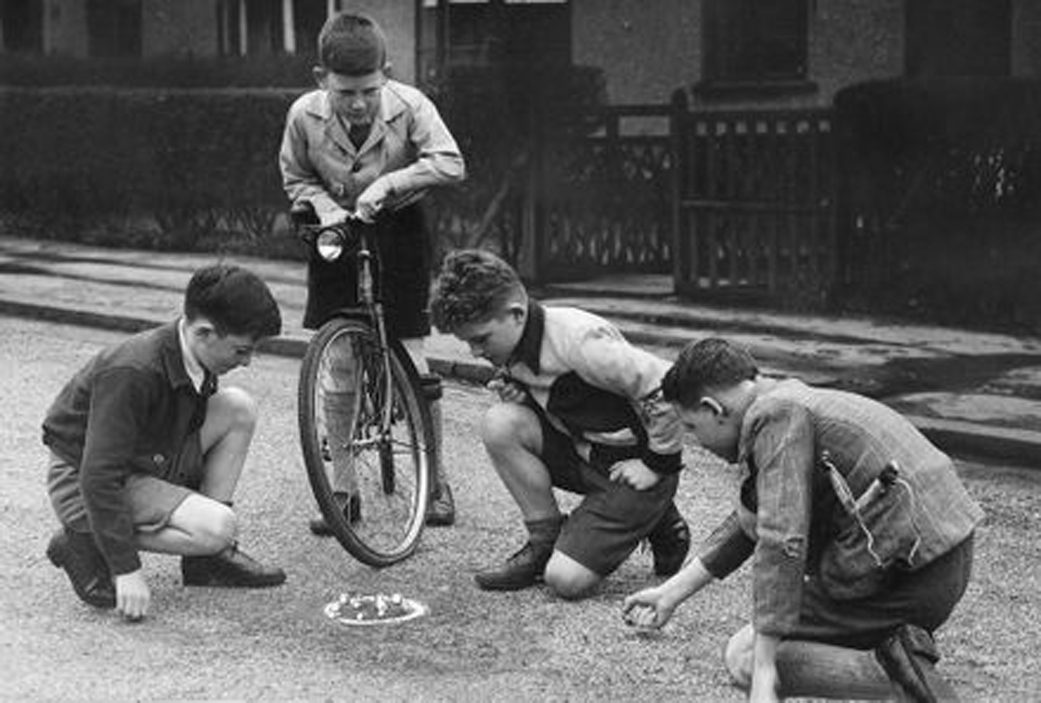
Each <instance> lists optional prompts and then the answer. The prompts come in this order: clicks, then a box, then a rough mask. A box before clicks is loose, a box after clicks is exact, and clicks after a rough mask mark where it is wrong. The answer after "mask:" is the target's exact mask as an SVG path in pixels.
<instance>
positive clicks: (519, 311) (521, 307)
mask: <svg viewBox="0 0 1041 703" xmlns="http://www.w3.org/2000/svg"><path fill="white" fill-rule="evenodd" d="M506 312H507V314H509V315H510V317H513V318H514V319H516V320H521V319H523V318H524V316H525V315H526V314H527V313H528V306H527V305H525V304H524V303H522V302H520V301H519V300H515V301H514V302H512V303H510V306H509V307H508V308H506Z"/></svg>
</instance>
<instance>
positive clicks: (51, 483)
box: [47, 433, 203, 532]
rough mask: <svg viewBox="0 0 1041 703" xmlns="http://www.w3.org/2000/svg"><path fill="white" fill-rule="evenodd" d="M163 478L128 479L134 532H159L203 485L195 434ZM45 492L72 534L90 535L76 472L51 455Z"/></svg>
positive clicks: (125, 490) (126, 491)
mask: <svg viewBox="0 0 1041 703" xmlns="http://www.w3.org/2000/svg"><path fill="white" fill-rule="evenodd" d="M169 466H170V471H169V473H168V474H167V477H166V478H160V477H158V476H153V475H152V474H146V473H140V472H134V473H131V474H130V475H128V476H127V478H126V483H125V485H124V488H123V495H124V499H125V500H126V504H127V506H128V507H129V508H130V519H131V521H132V523H133V525H134V529H136V530H138V531H141V532H158V531H159V530H161V529H163V528H164V527H166V525H167V524H168V523H169V522H170V516H171V515H173V512H174V510H176V509H177V508H178V506H180V505H181V503H183V502H184V499H185V498H187V497H188V496H189V495H191V494H192V493H194V492H195V489H198V487H199V485H200V484H201V483H202V469H203V461H202V448H201V445H200V444H199V435H198V433H196V434H193V435H191V436H190V437H189V438H188V441H187V442H186V443H185V446H184V447H183V448H182V450H181V451H180V452H179V453H178V454H177V455H176V456H174V457H173V460H172V461H171V462H170V464H169ZM47 493H48V495H49V496H50V499H51V505H52V506H53V508H54V512H55V514H56V515H57V516H58V521H59V522H60V523H61V524H62V525H63V526H64V527H67V528H69V529H71V530H73V531H75V532H90V523H89V522H88V521H87V507H86V504H85V503H84V502H83V493H82V491H81V490H80V477H79V469H78V468H77V467H76V466H75V465H73V464H71V463H69V462H68V461H66V460H65V459H63V458H61V457H60V456H58V455H57V454H54V453H53V452H52V453H51V458H50V465H49V467H48V471H47Z"/></svg>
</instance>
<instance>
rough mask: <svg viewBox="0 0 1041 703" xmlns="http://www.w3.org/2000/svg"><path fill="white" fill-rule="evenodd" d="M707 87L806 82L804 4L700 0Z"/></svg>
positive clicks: (797, 1)
mask: <svg viewBox="0 0 1041 703" xmlns="http://www.w3.org/2000/svg"><path fill="white" fill-rule="evenodd" d="M703 8H704V15H703V18H702V19H703V22H702V26H703V30H702V31H703V39H704V49H705V54H704V65H703V69H704V81H705V83H706V84H710V85H711V84H728V83H740V84H748V83H771V82H791V81H804V80H805V79H806V53H807V52H806V43H807V0H705V4H704V5H703Z"/></svg>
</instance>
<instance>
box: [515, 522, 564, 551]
mask: <svg viewBox="0 0 1041 703" xmlns="http://www.w3.org/2000/svg"><path fill="white" fill-rule="evenodd" d="M563 524H564V516H563V515H556V516H555V517H547V518H539V519H538V520H525V521H524V526H525V527H526V528H528V541H529V542H531V544H532V546H537V547H549V548H552V547H553V545H554V544H556V542H557V537H559V536H560V528H561V526H562V525H563Z"/></svg>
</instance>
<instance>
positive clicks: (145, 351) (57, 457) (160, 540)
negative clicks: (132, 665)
mask: <svg viewBox="0 0 1041 703" xmlns="http://www.w3.org/2000/svg"><path fill="white" fill-rule="evenodd" d="M281 327H282V320H281V316H280V314H279V311H278V305H277V303H276V302H275V299H274V297H273V296H272V295H271V291H270V290H269V289H268V287H267V286H266V285H265V284H264V283H263V281H261V280H260V279H259V278H258V277H257V276H256V275H254V274H253V273H251V272H249V271H246V270H244V269H242V268H238V267H235V266H224V265H214V266H209V267H207V268H203V269H200V270H199V271H197V272H196V273H195V274H194V275H193V276H192V278H191V281H190V282H189V284H188V288H187V290H186V292H185V297H184V316H183V317H181V318H180V319H178V320H176V321H174V322H172V323H169V324H167V325H165V326H162V327H159V328H157V329H154V330H151V331H147V332H143V333H140V334H137V335H135V336H133V337H130V338H129V339H127V340H126V341H124V342H122V343H120V344H117V345H115V346H113V347H111V348H109V349H106V350H103V351H102V352H100V353H99V354H98V355H97V356H95V357H94V358H93V359H92V360H91V361H90V362H88V363H87V365H86V366H84V367H83V368H82V369H81V370H80V371H79V372H78V373H77V374H76V375H75V376H74V377H73V378H72V380H70V381H69V383H68V384H67V385H66V386H65V388H64V389H62V391H61V393H59V394H58V397H57V398H56V399H55V401H54V403H53V404H52V405H51V408H50V410H49V411H48V413H47V417H46V419H45V420H44V423H43V441H44V444H46V445H47V446H48V447H49V448H50V450H51V458H50V469H49V473H48V476H47V490H48V493H49V494H50V498H51V503H52V505H53V506H54V510H55V512H56V513H57V515H58V520H59V521H60V522H61V524H62V529H60V530H59V531H58V532H57V533H56V534H55V535H54V536H53V537H52V538H51V541H50V544H49V546H48V547H47V556H48V557H49V558H50V560H51V561H52V562H53V563H54V564H55V566H58V567H61V568H64V569H65V571H66V573H67V574H68V576H69V579H70V581H71V582H72V587H73V589H74V590H75V592H76V595H77V596H79V597H80V599H81V600H83V601H84V602H86V603H88V604H90V605H93V606H95V607H99V608H112V607H115V608H117V609H118V611H119V612H121V613H122V614H123V615H125V616H126V617H128V618H131V619H137V618H140V617H143V616H144V615H145V614H146V613H147V611H148V606H149V601H150V598H151V596H150V592H149V588H148V584H147V583H146V581H145V578H144V574H143V573H142V571H141V560H140V558H139V556H138V550H148V551H154V552H163V553H167V554H180V555H182V560H181V573H182V576H183V579H184V584H185V585H187V586H232V587H245V588H251V587H260V586H276V585H278V584H281V583H282V582H283V581H285V574H284V573H283V572H282V570H281V569H277V568H270V567H265V566H262V565H261V564H259V563H257V562H256V561H254V560H253V559H251V558H250V557H248V556H246V555H245V554H243V553H242V552H241V551H239V549H238V543H237V542H236V536H235V532H236V521H235V514H234V513H233V512H232V509H231V504H232V496H233V494H234V491H235V487H236V485H237V484H238V481H239V476H240V474H241V473H242V468H243V465H244V463H245V461H246V454H247V452H248V450H249V445H250V441H251V440H252V438H253V430H254V427H255V424H256V417H257V411H256V406H255V404H254V402H253V400H252V399H251V398H250V397H249V396H248V395H246V393H245V392H243V391H241V390H239V389H237V388H225V389H221V390H218V389H217V377H218V376H221V375H223V374H225V373H227V372H228V371H231V370H232V369H234V368H236V367H238V366H247V365H249V362H250V359H251V357H252V355H253V352H254V350H255V348H256V345H257V343H258V342H259V341H260V340H261V339H263V338H265V337H272V336H275V335H277V334H279V332H280V330H281ZM113 581H114V583H113Z"/></svg>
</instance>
